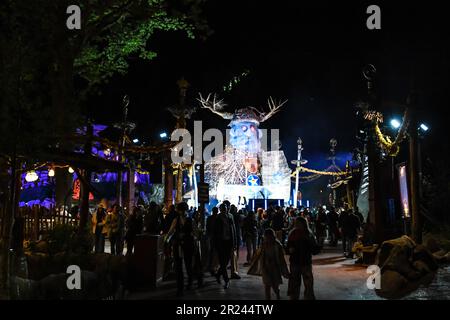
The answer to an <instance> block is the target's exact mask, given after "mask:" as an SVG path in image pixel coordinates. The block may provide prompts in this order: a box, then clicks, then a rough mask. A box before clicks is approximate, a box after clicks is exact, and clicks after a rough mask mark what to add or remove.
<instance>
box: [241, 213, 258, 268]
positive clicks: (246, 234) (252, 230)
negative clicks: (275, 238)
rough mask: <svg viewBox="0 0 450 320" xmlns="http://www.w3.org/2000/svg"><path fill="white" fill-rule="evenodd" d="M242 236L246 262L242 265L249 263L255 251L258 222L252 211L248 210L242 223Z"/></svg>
mask: <svg viewBox="0 0 450 320" xmlns="http://www.w3.org/2000/svg"><path fill="white" fill-rule="evenodd" d="M242 236H243V238H244V241H245V244H246V246H247V262H246V263H245V264H244V266H247V265H250V262H251V261H252V258H253V256H254V254H255V253H256V241H257V238H258V222H257V221H256V215H255V213H254V212H253V211H249V213H248V215H247V216H246V217H245V218H244V221H243V224H242Z"/></svg>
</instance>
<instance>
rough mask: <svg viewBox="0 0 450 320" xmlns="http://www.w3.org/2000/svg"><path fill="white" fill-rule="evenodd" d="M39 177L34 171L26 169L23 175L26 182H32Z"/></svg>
mask: <svg viewBox="0 0 450 320" xmlns="http://www.w3.org/2000/svg"><path fill="white" fill-rule="evenodd" d="M38 179H39V176H38V175H37V173H36V171H34V170H33V171H28V172H27V174H26V176H25V180H26V181H27V182H34V181H36V180H38Z"/></svg>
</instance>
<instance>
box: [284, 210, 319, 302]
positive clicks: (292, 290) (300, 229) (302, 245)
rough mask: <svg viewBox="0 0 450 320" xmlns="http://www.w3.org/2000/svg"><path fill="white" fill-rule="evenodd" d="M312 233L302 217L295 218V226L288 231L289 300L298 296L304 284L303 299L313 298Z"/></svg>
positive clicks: (296, 298)
mask: <svg viewBox="0 0 450 320" xmlns="http://www.w3.org/2000/svg"><path fill="white" fill-rule="evenodd" d="M312 237H313V235H312V234H311V231H310V229H309V226H308V222H307V220H306V219H305V218H303V217H298V218H297V219H296V220H295V227H294V229H293V230H292V231H291V232H290V233H289V236H288V243H287V250H288V254H289V264H290V271H291V273H290V277H289V283H288V296H289V297H290V299H291V300H298V299H299V298H300V287H301V284H302V279H303V284H304V286H305V293H304V299H305V300H314V299H315V296H314V277H313V273H312V254H313V251H314V245H315V244H314V242H313V238H312Z"/></svg>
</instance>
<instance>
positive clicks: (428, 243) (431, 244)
mask: <svg viewBox="0 0 450 320" xmlns="http://www.w3.org/2000/svg"><path fill="white" fill-rule="evenodd" d="M423 244H424V246H425V247H426V248H427V249H428V251H430V252H431V253H435V252H437V251H439V250H441V247H440V245H439V242H438V241H437V240H436V239H435V238H433V237H431V236H430V237H426V239H425V241H424V243H423Z"/></svg>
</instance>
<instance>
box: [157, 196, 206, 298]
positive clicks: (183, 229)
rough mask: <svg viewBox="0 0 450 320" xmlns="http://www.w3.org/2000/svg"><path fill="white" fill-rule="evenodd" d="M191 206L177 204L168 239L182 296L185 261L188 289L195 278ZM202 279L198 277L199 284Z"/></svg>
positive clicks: (179, 291)
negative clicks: (188, 212) (188, 213)
mask: <svg viewBox="0 0 450 320" xmlns="http://www.w3.org/2000/svg"><path fill="white" fill-rule="evenodd" d="M188 209H189V207H188V205H187V203H186V202H180V203H178V204H177V205H176V207H175V210H176V212H177V217H176V219H174V220H173V222H172V225H171V227H170V230H169V232H168V233H167V237H166V241H168V242H169V243H171V244H172V252H173V255H174V259H175V273H176V279H177V296H182V295H183V291H184V274H183V262H184V267H185V269H186V273H187V276H188V284H187V286H186V289H188V290H189V289H191V287H192V282H193V281H192V280H193V271H192V259H193V256H194V251H195V238H194V228H193V222H192V219H191V218H189V217H188V216H187V211H188ZM202 280H203V279H201V278H200V277H199V278H198V279H197V281H198V286H201V284H202Z"/></svg>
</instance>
